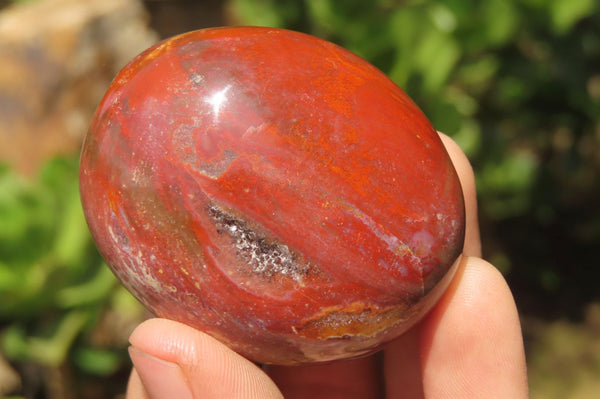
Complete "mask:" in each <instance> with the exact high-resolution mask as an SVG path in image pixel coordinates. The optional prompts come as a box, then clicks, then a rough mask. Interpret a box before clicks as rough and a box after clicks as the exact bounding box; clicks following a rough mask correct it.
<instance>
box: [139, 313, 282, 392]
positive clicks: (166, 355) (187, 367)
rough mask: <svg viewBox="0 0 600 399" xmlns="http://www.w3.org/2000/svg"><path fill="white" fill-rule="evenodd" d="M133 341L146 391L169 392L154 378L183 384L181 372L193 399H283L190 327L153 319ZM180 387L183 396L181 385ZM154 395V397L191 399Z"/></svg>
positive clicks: (261, 376)
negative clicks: (153, 377) (164, 390)
mask: <svg viewBox="0 0 600 399" xmlns="http://www.w3.org/2000/svg"><path fill="white" fill-rule="evenodd" d="M129 340H130V343H131V345H132V346H131V349H130V355H131V357H132V360H133V362H134V366H135V368H136V370H137V373H138V374H139V377H140V379H141V381H142V385H143V387H144V388H145V389H146V391H149V390H151V389H152V390H154V391H156V392H160V389H163V388H162V386H163V385H160V386H158V387H157V386H156V385H155V384H156V381H154V380H153V379H152V376H157V377H160V378H162V379H163V380H164V379H165V378H164V377H168V378H166V379H168V380H177V379H178V378H179V376H178V374H177V372H178V371H180V372H181V374H182V377H183V380H184V381H186V383H187V385H189V388H190V390H191V392H192V396H193V397H202V398H225V397H226V398H281V393H280V392H279V390H278V389H277V387H276V386H275V384H274V383H273V382H272V381H271V380H270V379H269V378H268V376H267V375H266V374H265V373H264V372H263V371H262V370H261V369H259V368H258V367H256V365H254V364H253V363H252V362H250V361H249V360H247V359H245V358H243V357H242V356H240V355H239V354H237V353H236V352H234V351H233V350H231V349H229V348H228V347H227V346H225V345H224V344H222V343H221V342H219V341H218V340H216V339H215V338H213V337H211V336H209V335H208V334H206V333H203V332H201V331H199V330H196V329H194V328H192V327H190V326H187V325H185V324H182V323H178V322H175V321H172V320H167V319H160V318H156V319H150V320H147V321H145V322H143V323H141V324H140V325H139V326H138V327H137V328H136V329H135V330H134V332H133V333H132V334H131V336H130V339H129ZM173 365H176V366H177V367H176V368H174V367H172V366H173ZM148 370H150V372H148ZM161 384H164V383H161ZM174 386H175V387H176V388H177V389H179V391H178V392H183V388H182V387H181V384H175V385H174ZM134 387H135V385H134ZM169 389H171V388H169ZM148 393H149V396H150V397H185V396H164V394H161V396H153V395H152V394H151V393H150V392H148Z"/></svg>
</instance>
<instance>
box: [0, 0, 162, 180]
mask: <svg viewBox="0 0 600 399" xmlns="http://www.w3.org/2000/svg"><path fill="white" fill-rule="evenodd" d="M156 40H158V36H157V35H156V33H154V32H153V31H152V30H151V29H150V28H149V27H148V17H147V14H146V10H145V8H144V7H143V5H142V3H141V1H139V0H38V1H35V2H27V3H19V4H15V5H13V6H11V7H8V8H5V9H3V10H2V12H0V60H1V62H0V163H8V164H9V165H12V166H14V167H15V168H17V169H18V170H19V171H20V172H22V173H25V174H31V173H34V172H35V171H36V170H37V169H38V167H39V166H40V164H41V163H43V161H44V160H46V159H47V158H48V157H52V156H54V155H56V154H68V153H73V152H74V151H78V149H79V147H80V145H81V140H82V138H83V136H84V135H85V132H86V130H87V126H88V123H89V121H90V119H91V116H92V113H93V112H94V110H95V108H96V106H97V105H98V103H99V102H100V100H101V98H102V96H103V94H104V92H105V90H106V89H107V88H108V86H109V84H110V82H111V80H112V78H113V77H114V76H115V74H116V73H117V72H118V71H119V70H120V69H121V68H122V67H123V66H124V65H125V64H126V63H127V62H128V61H129V60H130V59H131V58H133V57H134V56H135V55H136V54H138V53H139V52H140V51H142V50H143V49H145V48H146V47H148V46H150V45H151V44H153V43H154V42H155V41H156Z"/></svg>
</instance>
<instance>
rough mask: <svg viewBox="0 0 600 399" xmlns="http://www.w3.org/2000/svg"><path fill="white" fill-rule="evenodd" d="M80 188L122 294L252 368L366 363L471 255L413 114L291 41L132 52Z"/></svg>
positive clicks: (213, 38)
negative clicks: (212, 340) (255, 364)
mask: <svg viewBox="0 0 600 399" xmlns="http://www.w3.org/2000/svg"><path fill="white" fill-rule="evenodd" d="M80 181H81V195H82V201H83V205H84V209H85V214H86V217H87V220H88V223H89V226H90V229H91V231H92V234H93V236H94V238H95V240H96V242H97V244H98V248H99V249H100V251H101V253H102V254H103V256H104V257H105V259H106V261H107V263H108V264H109V265H110V267H111V268H112V269H113V271H114V272H115V274H116V275H117V276H118V277H119V279H120V280H121V281H122V282H123V284H124V285H125V286H126V287H127V288H128V289H129V290H130V291H131V292H132V293H133V294H134V295H135V296H136V297H137V298H138V299H139V300H140V301H141V302H142V303H144V304H145V305H146V306H147V307H148V308H149V309H151V310H152V311H153V312H155V314H157V315H158V316H161V317H166V318H170V319H174V320H178V321H181V322H184V323H187V324H189V325H191V326H194V327H196V328H198V329H200V330H203V331H206V332H208V333H210V334H211V335H213V336H215V337H216V338H218V339H219V340H221V341H223V342H224V343H226V344H227V345H229V346H230V347H232V348H233V349H235V350H236V351H238V352H240V353H241V354H243V355H244V356H247V357H248V358H250V359H253V360H256V361H259V362H265V363H280V364H291V363H301V362H313V361H329V360H334V359H339V358H346V357H353V356H358V355H362V354H365V353H369V352H372V351H374V350H376V349H377V348H378V347H379V346H380V345H381V343H383V342H386V341H389V340H391V339H393V338H395V337H397V336H399V335H400V334H402V333H403V332H404V331H405V330H407V329H408V328H409V327H411V326H412V325H413V324H414V323H416V322H417V321H418V320H419V319H420V318H421V317H422V316H423V315H424V314H425V313H426V312H427V311H428V310H429V309H430V308H431V307H432V306H433V304H434V303H435V301H436V300H437V299H438V298H439V296H440V295H441V293H442V292H443V290H444V289H445V287H446V286H447V284H448V282H449V280H450V278H451V275H452V270H453V269H452V265H453V264H455V261H456V259H457V258H458V257H459V254H460V253H461V249H462V245H463V237H464V210H463V198H462V192H461V187H460V183H459V181H458V179H457V176H456V173H455V171H454V169H453V167H452V165H451V162H450V160H449V157H448V155H447V153H446V151H445V149H444V147H443V145H442V143H441V141H440V139H439V137H438V135H437V134H436V132H435V130H434V129H433V128H432V126H431V125H430V123H429V122H428V121H427V119H426V118H425V116H424V115H423V114H422V113H421V111H420V110H419V109H418V108H417V106H416V105H415V104H414V103H413V102H412V101H411V100H410V99H409V98H408V96H407V95H406V94H405V93H404V92H403V91H402V90H400V89H399V88H398V87H397V86H396V85H395V84H394V83H393V82H392V81H390V80H389V79H388V78H387V77H386V76H385V75H384V74H382V73H381V72H380V71H378V70H377V69H376V68H374V67H373V66H371V65H370V64H368V63H367V62H366V61H364V60H362V59H361V58H359V57H357V56H356V55H353V54H352V53H350V52H348V51H346V50H344V49H342V48H340V47H338V46H336V45H333V44H331V43H328V42H325V41H323V40H320V39H317V38H314V37H311V36H307V35H304V34H300V33H295V32H291V31H285V30H277V29H268V28H220V29H207V30H201V31H196V32H191V33H188V34H184V35H181V36H177V37H174V38H172V39H169V40H166V41H163V42H161V43H159V44H157V45H155V46H154V47H152V48H150V49H148V50H147V51H145V52H144V53H142V54H141V55H139V56H138V57H137V58H135V59H134V60H133V61H132V62H131V63H130V64H128V65H127V66H126V67H125V68H124V69H123V70H122V71H121V72H120V73H119V74H118V76H117V77H116V78H115V80H114V82H113V84H112V86H111V87H110V89H109V90H108V92H107V94H106V96H105V97H104V99H103V101H102V103H101V105H100V106H99V108H98V110H97V112H96V115H95V117H94V119H93V121H92V124H91V127H90V130H89V133H88V135H87V137H86V140H85V143H84V147H83V152H82V158H81V175H80Z"/></svg>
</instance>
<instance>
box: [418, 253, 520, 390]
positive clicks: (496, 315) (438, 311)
mask: <svg viewBox="0 0 600 399" xmlns="http://www.w3.org/2000/svg"><path fill="white" fill-rule="evenodd" d="M461 263H462V264H461V267H460V268H459V270H458V271H457V274H456V276H455V278H454V280H453V281H452V283H451V284H450V287H449V288H448V291H447V292H446V294H445V295H444V296H443V297H442V299H441V301H440V303H439V304H438V305H437V306H436V307H435V308H434V309H433V311H432V312H431V313H430V314H429V315H428V316H427V317H426V318H425V319H424V320H423V322H422V324H421V335H420V347H421V354H422V362H423V365H422V367H423V369H422V370H423V371H422V373H423V386H424V391H425V397H426V398H427V399H443V398H470V399H471V398H510V399H519V398H526V397H527V381H526V368H525V354H524V349H523V339H522V335H521V329H520V324H519V317H518V314H517V309H516V306H515V303H514V301H513V298H512V295H511V293H510V290H509V288H508V286H507V285H506V282H505V281H504V278H503V277H502V275H501V274H500V273H499V272H498V271H497V270H496V269H495V268H494V267H493V266H492V265H490V264H489V263H487V262H485V261H483V260H481V259H479V258H469V257H465V258H464V259H463V261H462V262H461Z"/></svg>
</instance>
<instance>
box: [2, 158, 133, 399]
mask: <svg viewBox="0 0 600 399" xmlns="http://www.w3.org/2000/svg"><path fill="white" fill-rule="evenodd" d="M77 174H78V165H77V159H76V157H72V158H68V159H55V160H53V161H51V162H49V163H48V164H47V165H46V166H45V168H43V170H42V171H41V173H40V175H39V178H38V179H35V180H29V179H25V178H23V177H20V176H18V175H17V174H15V173H13V172H12V171H11V170H10V169H9V168H7V167H2V168H1V169H0V220H2V223H1V224H0V297H1V298H2V301H1V302H0V350H1V353H2V355H3V356H4V357H6V358H8V359H9V360H11V361H12V362H14V363H15V364H16V365H17V367H18V368H24V367H25V368H26V367H41V368H42V369H43V370H44V373H43V374H44V375H45V376H46V377H47V379H52V380H53V381H52V383H51V384H50V383H49V381H46V382H45V383H44V382H42V384H41V385H40V387H39V389H42V388H43V389H45V390H47V397H49V398H53V397H64V396H63V395H66V394H65V392H66V389H67V388H66V387H67V386H69V385H74V381H75V380H74V379H72V378H73V377H74V375H77V374H87V375H100V376H102V375H110V374H111V373H114V372H115V371H116V370H118V369H119V368H120V367H121V366H123V365H124V364H125V361H126V354H125V353H124V349H123V348H124V346H125V342H126V336H124V337H117V336H115V333H114V332H112V333H107V332H109V331H110V330H111V329H115V327H116V326H115V325H114V324H115V323H121V324H126V323H127V318H128V317H132V318H133V319H135V318H136V317H137V318H138V319H139V316H140V309H139V306H138V305H137V303H136V302H135V301H134V300H133V299H132V298H131V297H129V295H128V294H126V293H125V292H124V290H122V289H121V288H119V286H118V284H117V283H116V280H115V278H114V276H113V275H112V273H111V272H110V270H109V269H108V268H107V267H106V266H105V265H104V264H103V262H102V259H101V258H100V256H99V255H98V253H97V252H96V250H95V247H94V245H93V243H92V240H91V237H90V234H89V232H88V229H87V225H86V223H85V220H84V218H83V213H82V210H81V204H80V201H79V190H78V185H77ZM115 308H118V309H119V313H118V316H117V315H116V314H115V312H114V309H115ZM107 324H110V327H106V328H105V330H106V331H105V332H104V333H103V332H101V331H100V330H101V329H102V326H103V325H107ZM65 371H66V372H65ZM57 377H58V378H57ZM23 385H24V388H23V389H24V392H29V391H31V390H36V389H38V388H36V387H35V383H34V382H33V381H23ZM51 387H53V388H51ZM7 393H8V392H0V394H7ZM29 393H30V394H32V392H29ZM67 397H68V396H67Z"/></svg>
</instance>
